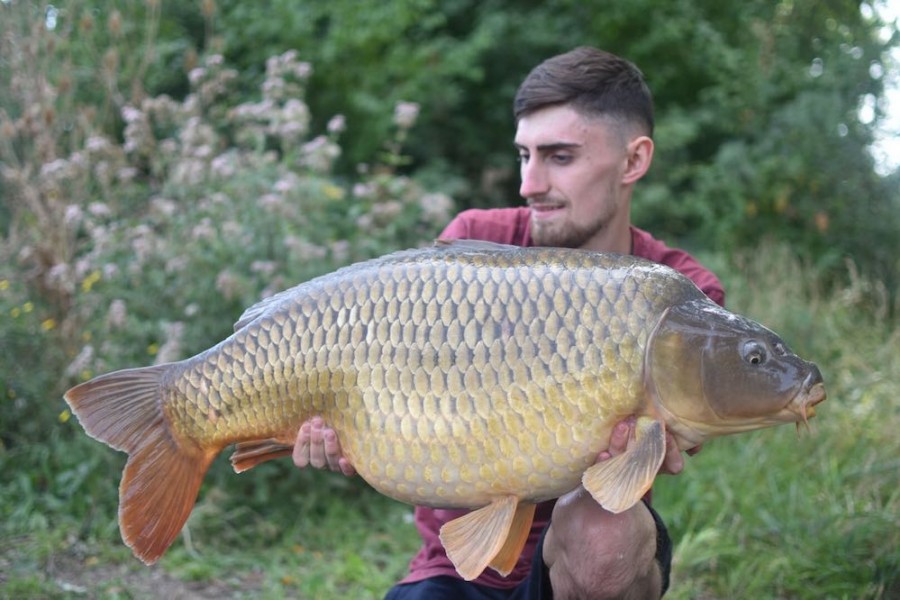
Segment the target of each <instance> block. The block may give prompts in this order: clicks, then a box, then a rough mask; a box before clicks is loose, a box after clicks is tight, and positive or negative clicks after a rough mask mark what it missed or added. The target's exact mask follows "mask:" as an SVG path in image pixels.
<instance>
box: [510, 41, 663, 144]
mask: <svg viewBox="0 0 900 600" xmlns="http://www.w3.org/2000/svg"><path fill="white" fill-rule="evenodd" d="M561 105H568V106H571V107H572V108H573V109H575V110H576V111H577V112H578V113H579V114H582V115H584V116H586V117H609V118H612V119H613V120H615V121H618V122H619V123H621V124H624V125H630V126H637V127H638V128H639V129H640V133H641V134H643V135H646V136H648V137H652V136H653V97H652V95H651V94H650V88H649V87H647V83H646V81H644V75H643V73H641V71H640V69H638V68H637V67H636V66H635V65H634V64H633V63H631V62H629V61H627V60H625V59H624V58H620V57H618V56H616V55H615V54H611V53H609V52H605V51H603V50H598V49H597V48H591V47H589V46H581V47H578V48H575V49H574V50H572V51H570V52H566V53H565V54H559V55H557V56H554V57H552V58H548V59H547V60H545V61H544V62H542V63H541V64H539V65H538V66H536V67H535V68H534V69H532V71H531V72H530V73H529V74H528V76H527V77H526V78H525V81H523V82H522V85H520V86H519V90H518V91H517V92H516V97H515V100H514V102H513V113H514V115H515V118H516V122H517V123H518V121H519V119H521V118H522V117H525V116H527V115H529V114H531V113H533V112H535V111H538V110H540V109H542V108H547V107H549V106H561Z"/></svg>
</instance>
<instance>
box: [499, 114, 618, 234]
mask: <svg viewBox="0 0 900 600" xmlns="http://www.w3.org/2000/svg"><path fill="white" fill-rule="evenodd" d="M515 145H516V148H517V149H518V151H519V158H520V161H521V176H522V184H521V187H520V189H519V193H520V194H521V195H522V197H523V198H525V199H526V200H527V201H528V205H529V206H530V207H531V236H532V240H533V241H534V243H535V245H537V246H561V247H567V248H589V249H592V250H607V251H608V250H615V249H616V248H609V247H604V246H605V245H608V244H606V243H604V239H606V240H608V239H611V238H612V237H615V236H614V235H613V236H610V231H609V230H610V229H611V228H621V227H625V228H626V229H627V227H628V225H629V218H630V217H629V210H628V207H627V206H623V204H626V203H627V202H629V196H628V193H629V192H627V191H626V190H630V187H629V186H626V185H625V184H624V183H623V175H624V173H625V170H626V168H627V165H628V151H627V147H626V141H625V140H624V139H623V136H622V135H621V133H619V132H618V131H617V129H616V128H615V127H614V125H613V124H612V122H611V121H609V120H607V119H596V118H585V117H583V116H581V115H580V114H579V113H578V112H576V111H575V110H574V109H573V108H570V107H568V106H551V107H548V108H544V109H541V110H538V111H536V112H534V113H532V114H529V115H527V116H525V117H523V118H521V119H520V120H519V124H518V127H517V129H516V139H515ZM619 234H621V232H619ZM620 251H621V250H620ZM625 251H627V250H625Z"/></svg>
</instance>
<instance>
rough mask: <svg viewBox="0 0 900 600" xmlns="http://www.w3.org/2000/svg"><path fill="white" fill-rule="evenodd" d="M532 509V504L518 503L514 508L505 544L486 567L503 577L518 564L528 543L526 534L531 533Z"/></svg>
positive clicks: (533, 507)
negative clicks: (514, 511) (514, 512)
mask: <svg viewBox="0 0 900 600" xmlns="http://www.w3.org/2000/svg"><path fill="white" fill-rule="evenodd" d="M534 509H535V505H534V504H528V503H525V502H520V503H519V505H518V506H517V507H516V514H515V515H514V516H513V520H512V524H511V525H510V527H509V533H508V534H507V535H506V542H505V543H504V544H503V547H502V548H500V552H498V553H497V554H496V555H495V556H494V558H493V560H491V562H490V563H489V564H488V566H490V567H491V568H492V569H494V570H495V571H497V572H498V573H500V574H501V575H503V576H504V577H506V576H507V575H509V572H510V571H512V570H513V567H515V566H516V563H517V562H519V557H520V556H521V555H522V548H524V547H525V542H527V541H528V534H529V533H531V523H532V522H533V521H534Z"/></svg>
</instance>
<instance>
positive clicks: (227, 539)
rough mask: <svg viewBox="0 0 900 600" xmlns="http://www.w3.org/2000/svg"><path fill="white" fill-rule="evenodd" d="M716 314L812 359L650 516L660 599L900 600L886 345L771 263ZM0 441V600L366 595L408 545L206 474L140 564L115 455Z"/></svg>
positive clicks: (899, 387)
mask: <svg viewBox="0 0 900 600" xmlns="http://www.w3.org/2000/svg"><path fill="white" fill-rule="evenodd" d="M712 262H713V263H714V264H713V266H717V271H719V272H723V273H729V274H730V275H729V280H728V281H726V287H727V289H729V291H730V296H729V304H730V305H731V307H732V308H733V309H735V310H737V311H739V312H742V313H744V314H748V315H750V316H753V317H755V318H758V319H760V320H761V321H763V322H764V323H767V324H769V325H770V326H771V327H772V328H773V329H775V330H777V331H779V333H782V334H783V336H784V337H785V339H786V340H787V341H788V343H789V344H791V345H792V346H793V348H794V349H795V350H797V351H798V353H800V354H801V355H804V356H808V357H810V358H812V359H814V360H815V361H816V362H817V363H818V364H819V366H820V368H821V369H822V372H823V374H824V376H825V379H826V383H827V385H828V390H829V397H828V400H827V401H826V402H825V403H824V404H822V405H821V406H820V407H819V411H818V416H817V417H816V418H815V419H814V420H813V422H812V431H811V432H809V433H807V432H805V431H800V433H799V435H798V434H797V433H795V432H794V430H793V429H792V428H790V427H780V428H776V429H771V430H767V431H761V432H755V433H751V434H743V435H739V436H734V437H732V438H723V439H718V440H715V441H713V442H711V443H709V444H707V446H706V447H705V448H704V450H703V451H702V452H701V453H700V454H699V455H697V456H696V457H694V458H692V459H690V460H689V461H688V464H687V468H686V471H685V473H683V474H682V475H680V476H678V477H664V478H661V479H660V480H659V482H658V484H657V486H656V492H655V493H656V495H655V505H656V506H657V508H658V509H659V510H660V512H661V513H662V514H663V517H664V518H665V519H666V521H667V522H668V523H669V525H670V528H671V530H672V534H673V538H674V540H675V544H676V551H675V559H674V574H673V584H672V588H671V592H670V594H669V596H668V597H670V598H673V599H676V600H680V599H697V598H701V599H714V598H729V599H730V598H810V599H812V598H896V597H900V575H898V573H900V523H898V520H900V516H898V515H900V491H898V490H900V485H898V484H900V476H898V472H900V440H898V436H897V435H896V431H897V430H898V429H900V408H898V402H897V397H898V395H900V394H898V392H900V384H898V383H897V382H898V381H900V353H898V352H897V349H898V348H900V333H898V331H897V329H896V327H895V326H893V325H891V323H890V322H889V321H888V320H887V319H886V317H884V316H883V313H884V309H885V307H884V306H883V303H879V301H878V300H877V298H878V294H877V293H876V292H877V290H875V291H873V288H872V287H871V286H868V284H866V283H865V282H863V281H855V282H853V283H852V284H850V285H848V286H847V287H846V289H843V290H842V291H840V292H838V293H834V294H829V295H827V296H826V295H823V294H821V293H819V292H818V291H817V290H818V288H817V287H816V285H815V284H814V283H813V282H811V281H809V278H808V277H807V274H806V272H805V270H804V269H803V268H802V267H801V266H800V265H797V264H796V263H795V262H793V261H792V260H791V259H790V258H789V257H788V256H787V255H785V254H783V253H781V254H779V253H777V252H776V253H768V254H766V253H764V254H763V255H761V256H756V257H753V258H748V259H746V260H744V261H738V262H737V263H736V264H733V265H732V264H727V265H726V264H721V265H715V262H716V261H715V260H713V261H712ZM47 430H48V433H47V435H46V437H44V438H40V439H39V438H34V439H33V440H32V443H31V444H30V445H22V444H19V445H16V446H13V447H10V448H6V449H0V472H2V473H4V475H3V477H2V478H0V597H2V598H156V597H169V598H284V597H287V598H379V597H381V596H382V595H383V593H384V591H385V590H386V589H387V588H388V587H389V586H390V585H391V584H392V583H393V582H394V581H396V580H397V579H398V578H399V577H400V576H401V575H402V574H403V572H404V571H405V568H406V564H407V561H408V560H409V557H410V556H411V555H412V552H413V550H414V548H415V547H416V545H417V540H416V534H415V531H414V529H413V526H412V523H411V518H410V517H411V511H410V509H409V508H408V507H406V506H404V505H400V504H397V503H395V502H393V501H390V500H388V499H386V498H384V497H381V496H379V495H377V494H375V493H374V492H372V491H371V490H369V489H367V488H365V487H364V486H363V485H362V484H361V483H360V482H359V481H358V480H347V479H345V478H342V477H340V476H336V475H331V474H323V473H299V472H297V471H296V470H295V469H293V468H292V467H290V465H289V464H286V463H287V461H282V464H267V465H263V466H261V467H259V468H257V469H254V470H253V471H251V472H249V473H246V474H243V475H240V476H237V475H234V474H232V473H231V472H230V471H229V468H228V464H227V460H224V459H220V460H219V461H218V462H217V463H216V465H214V467H213V470H212V472H211V475H210V477H209V478H208V480H207V483H206V484H205V486H204V489H203V491H202V492H201V497H200V501H199V503H198V505H197V507H196V509H195V510H194V513H193V515H192V516H191V519H190V521H189V523H188V527H187V528H186V530H185V532H184V535H183V536H182V537H181V538H180V539H179V541H178V542H176V544H175V545H174V547H173V548H172V549H171V550H170V551H169V553H168V554H167V555H166V556H165V557H164V558H163V560H162V561H161V562H160V563H159V564H158V565H156V566H154V567H152V568H148V567H144V566H143V565H141V564H140V563H139V562H138V561H136V560H135V559H134V558H132V556H131V555H130V552H129V551H128V550H127V549H126V548H124V546H123V545H122V544H121V541H120V540H119V537H118V531H117V529H116V525H115V510H116V509H115V506H116V496H117V494H116V486H117V485H118V478H119V473H120V470H121V467H122V462H123V457H122V456H121V455H118V454H116V453H113V452H110V451H109V450H108V449H107V448H105V447H103V446H101V445H100V444H97V443H96V442H93V441H91V440H88V439H86V438H85V437H84V436H83V435H82V434H80V433H79V430H78V426H77V424H75V423H73V422H71V421H70V422H68V423H63V424H59V423H55V424H53V425H52V426H48V427H47Z"/></svg>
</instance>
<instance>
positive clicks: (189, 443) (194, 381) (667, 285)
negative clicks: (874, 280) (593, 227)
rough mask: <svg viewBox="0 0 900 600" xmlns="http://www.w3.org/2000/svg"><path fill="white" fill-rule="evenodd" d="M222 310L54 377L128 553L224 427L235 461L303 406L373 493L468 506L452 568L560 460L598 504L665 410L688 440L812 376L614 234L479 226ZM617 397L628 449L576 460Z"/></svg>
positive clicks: (164, 524) (618, 482)
mask: <svg viewBox="0 0 900 600" xmlns="http://www.w3.org/2000/svg"><path fill="white" fill-rule="evenodd" d="M235 330H236V331H235V333H234V334H233V335H232V336H231V337H229V338H228V339H226V340H223V341H222V342H221V343H219V344H217V345H216V346H214V347H212V348H210V349H209V350H207V351H205V352H203V353H201V354H199V355H197V356H195V357H192V358H189V359H187V360H184V361H181V362H178V363H173V364H170V365H161V366H157V367H150V368H146V369H132V370H126V371H121V372H117V373H111V374H108V375H104V376H101V377H98V378H96V379H94V380H91V381H89V382H87V383H84V384H82V385H80V386H77V387H75V388H73V389H72V390H69V392H68V393H67V394H66V400H67V401H68V402H69V404H70V406H71V407H72V410H73V412H74V413H75V414H76V415H77V416H78V418H79V420H80V421H81V423H82V425H83V426H84V428H85V430H86V431H87V432H88V433H89V434H90V435H92V436H94V437H96V438H97V439H99V440H101V441H104V442H105V443H107V444H109V445H110V446H112V447H114V448H117V449H121V450H124V451H126V452H128V453H129V461H128V464H127V466H126V469H125V472H124V474H123V479H122V484H121V488H120V489H121V492H120V496H121V497H120V527H121V529H122V533H123V538H124V539H125V542H126V543H127V544H128V545H129V546H130V547H131V548H132V549H133V551H134V552H135V554H137V555H138V556H139V557H140V558H142V559H143V560H145V561H146V562H153V561H155V560H157V559H158V558H159V557H160V556H161V555H162V554H163V552H165V550H166V548H167V547H168V546H169V545H170V544H171V543H172V541H173V540H174V539H175V537H176V536H177V534H178V532H179V531H180V529H181V527H182V525H183V523H184V521H185V520H186V519H187V516H188V515H189V513H190V511H191V508H192V506H193V504H194V502H195V499H196V495H197V491H198V489H199V486H200V482H201V481H202V478H203V475H204V473H205V471H206V469H207V468H208V466H209V464H210V462H211V461H212V460H213V458H214V457H215V456H216V455H217V454H218V453H219V452H220V451H221V450H222V449H224V447H225V446H227V445H229V444H233V443H237V444H238V448H237V452H236V453H235V455H234V456H233V457H232V462H233V463H234V466H235V469H236V470H238V471H243V470H246V469H248V468H251V467H253V466H254V465H256V464H258V463H260V462H263V461H265V460H268V459H271V458H274V457H277V456H284V455H286V454H289V453H290V447H291V444H292V442H293V440H294V438H295V436H296V431H297V429H298V427H299V425H300V424H301V423H302V422H303V421H304V420H306V419H307V418H308V417H309V416H311V415H321V416H323V417H324V418H325V420H326V422H328V423H329V424H330V425H331V426H333V427H334V428H335V430H336V431H337V433H338V435H339V437H340V439H341V442H342V446H343V449H344V453H345V454H346V456H347V458H349V459H350V461H351V462H352V463H353V464H354V466H355V467H356V469H357V471H358V472H359V473H360V475H361V476H362V477H363V478H365V480H366V481H368V482H369V483H370V484H371V485H372V486H373V487H375V488H376V489H378V490H379V491H381V492H382V493H384V494H387V495H389V496H391V497H394V498H396V499H398V500H402V501H404V502H409V503H414V504H420V505H429V506H438V507H446V508H452V507H465V508H478V509H479V510H476V511H474V512H472V513H469V514H467V515H466V516H464V517H462V518H460V519H457V520H456V521H453V522H451V523H448V524H447V525H446V526H445V527H444V529H443V530H442V540H443V542H444V544H445V546H446V548H447V551H448V555H449V556H450V558H451V560H453V561H454V564H456V565H457V568H458V570H459V571H460V573H461V574H462V575H463V576H464V577H466V578H468V579H471V578H474V577H476V576H477V575H478V574H480V572H481V571H482V570H483V569H484V568H485V567H486V566H488V565H490V566H492V567H493V568H495V569H497V570H498V571H500V572H508V571H509V569H510V568H511V567H512V564H514V562H515V557H517V556H518V552H517V546H518V547H519V548H520V547H521V544H522V543H524V533H523V532H525V533H527V528H528V525H529V524H530V522H531V518H532V515H533V504H534V503H536V502H539V501H542V500H546V499H550V498H555V497H557V496H559V495H561V494H563V493H565V492H567V491H569V490H571V489H573V488H574V487H575V486H577V485H578V484H579V482H582V481H583V482H584V484H585V486H586V487H587V488H588V489H589V490H590V491H591V493H592V494H593V495H594V497H595V498H596V499H597V500H598V501H599V502H601V503H602V504H603V505H604V506H606V507H607V508H609V509H610V510H614V511H621V510H625V509H627V508H628V507H629V506H631V505H632V504H633V503H634V502H637V501H638V500H639V499H640V497H641V496H642V495H643V493H644V492H645V491H646V490H647V489H648V488H649V487H650V485H651V484H652V481H653V478H654V476H655V474H656V471H657V469H658V467H659V464H660V462H661V461H662V455H663V452H664V435H665V431H666V429H668V430H669V431H672V432H673V434H674V435H675V437H676V439H677V440H678V442H679V445H680V446H681V447H682V448H684V447H690V446H693V445H695V444H697V443H700V442H702V441H703V440H704V439H706V438H707V437H710V436H713V435H720V434H723V433H729V432H735V431H742V430H747V429H753V428H759V427H764V426H767V425H772V424H775V423H778V422H797V421H800V420H805V419H807V418H808V417H810V416H812V415H813V414H814V410H813V408H812V406H813V405H814V404H815V403H817V402H819V401H821V400H822V399H823V398H824V387H823V385H822V383H821V375H820V374H819V372H818V369H816V367H815V365H812V364H811V363H807V362H806V361H803V360H801V359H800V358H798V357H797V356H795V355H793V354H791V353H790V352H789V351H787V349H786V347H785V346H784V344H783V342H781V340H780V339H779V338H777V336H775V334H773V333H772V332H770V331H768V330H766V329H765V328H763V327H762V326H760V325H758V324H756V323H753V322H752V321H749V320H747V319H743V318H742V317H738V316H736V315H733V314H732V313H729V312H728V311H725V310H724V309H721V308H719V307H718V306H716V305H714V304H713V303H711V302H710V301H709V300H708V299H706V297H705V296H704V295H703V294H702V293H701V292H700V291H699V290H698V289H697V288H696V287H695V286H694V285H693V284H692V283H691V282H690V281H689V280H687V279H686V278H684V277H683V276H681V275H679V274H677V273H676V272H674V271H672V270H671V269H668V268H665V267H662V266H659V265H655V264H652V263H648V262H645V261H642V260H640V259H636V258H633V257H626V256H617V255H602V254H595V253H588V252H581V251H574V250H561V249H534V248H531V249H524V248H514V247H507V246H498V245H495V244H489V243H484V242H457V243H453V244H450V245H438V246H437V247H434V248H429V249H422V250H412V251H406V252H400V253H396V254H393V255H389V256H387V257H384V258H381V259H376V260H373V261H369V262H366V263H360V264H358V265H353V266H350V267H347V268H345V269H341V270H339V271H337V272H335V273H332V274H330V275H327V276H324V277H321V278H318V279H315V280H312V281H310V282H307V283H305V284H302V285H300V286H297V287H295V288H293V289H291V290H287V291H285V292H282V293H281V294H278V295H276V296H274V297H272V298H269V299H267V300H264V301H263V302H261V303H260V304H258V305H256V306H254V307H251V308H250V309H248V310H247V311H246V312H245V314H244V315H242V317H241V319H240V320H239V321H238V323H237V324H236V325H235ZM710 349H712V350H710ZM761 354H766V356H767V360H768V362H766V361H757V359H758V358H759V356H761ZM748 357H753V360H752V361H751V360H750V359H749V358H748ZM722 390H728V395H727V396H724V395H723V392H722ZM159 395H161V396H162V401H161V402H160V401H159ZM160 406H161V410H162V418H161V419H160V418H159V417H160V415H159V411H160ZM629 415H634V416H637V417H638V427H637V429H638V440H637V443H636V444H634V449H633V450H632V449H629V451H628V452H627V453H626V454H623V455H621V456H619V457H617V458H616V459H613V460H609V461H604V462H603V463H600V464H598V465H594V466H592V465H593V463H594V460H595V457H596V455H597V453H598V452H599V451H600V450H602V449H604V448H605V447H606V445H607V443H608V438H609V433H610V429H611V427H612V426H613V425H614V424H615V423H616V422H618V421H619V420H621V419H623V418H625V417H626V416H629ZM171 490H177V491H178V493H177V494H173V493H171ZM491 532H498V533H493V534H492V533H491Z"/></svg>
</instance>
